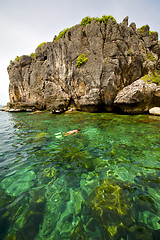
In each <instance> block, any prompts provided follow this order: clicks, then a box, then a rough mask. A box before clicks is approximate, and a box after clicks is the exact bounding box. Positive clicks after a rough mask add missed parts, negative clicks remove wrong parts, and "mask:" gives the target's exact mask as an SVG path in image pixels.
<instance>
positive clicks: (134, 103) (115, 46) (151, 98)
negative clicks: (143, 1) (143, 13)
mask: <svg viewBox="0 0 160 240" xmlns="http://www.w3.org/2000/svg"><path fill="white" fill-rule="evenodd" d="M106 17H107V16H106ZM88 19H89V18H85V19H83V20H82V22H81V24H79V25H76V26H74V27H72V28H70V29H66V30H65V31H63V32H61V33H60V35H59V36H58V37H54V39H53V41H52V42H47V43H43V44H41V45H40V46H38V47H37V49H36V50H35V54H32V56H26V55H23V56H21V57H19V58H17V59H16V60H15V61H13V62H11V63H10V65H9V67H8V73H9V79H10V85H9V97H10V103H9V104H8V105H7V107H6V108H3V109H4V110H6V111H36V110H48V111H51V112H53V113H61V112H65V111H68V110H72V109H73V110H78V111H87V112H99V111H106V112H110V111H113V112H114V111H119V112H122V113H128V114H139V113H145V112H149V110H150V109H151V108H154V107H160V86H158V85H159V84H160V42H159V41H158V33H157V32H152V31H150V28H149V26H148V25H145V26H143V27H142V28H139V29H137V28H136V24H135V23H131V24H130V25H129V26H128V17H126V18H125V19H124V20H123V21H122V23H117V22H116V20H115V19H114V18H108V20H106V19H107V18H102V19H101V20H100V19H99V21H97V18H92V19H89V20H90V21H89V20H88ZM150 112H152V111H150Z"/></svg>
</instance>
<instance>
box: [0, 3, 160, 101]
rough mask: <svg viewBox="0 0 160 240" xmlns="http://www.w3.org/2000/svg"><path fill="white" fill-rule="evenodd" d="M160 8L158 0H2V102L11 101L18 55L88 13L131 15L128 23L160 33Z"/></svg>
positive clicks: (0, 61)
mask: <svg viewBox="0 0 160 240" xmlns="http://www.w3.org/2000/svg"><path fill="white" fill-rule="evenodd" d="M159 12H160V1H159V0H114V1H113V0H80V1H79V0H77V1H76V0H66V1H65V0H0V104H2V105H5V104H6V103H7V102H8V101H9V97H8V86H9V77H8V73H7V66H8V65H9V62H10V60H14V59H15V57H16V56H21V55H25V54H28V55H30V53H32V52H35V49H36V47H37V46H38V45H39V44H40V43H42V42H49V41H52V40H53V38H54V35H58V33H59V32H60V31H62V30H63V29H65V28H67V27H71V26H73V25H76V24H78V23H80V22H81V19H82V18H84V17H86V16H90V17H101V16H102V15H112V16H113V17H114V18H115V19H116V20H117V22H122V20H123V18H125V17H126V16H129V23H131V22H135V23H136V25H137V27H141V26H143V25H146V24H148V25H149V26H150V29H151V30H152V31H157V32H159V33H160V14H159Z"/></svg>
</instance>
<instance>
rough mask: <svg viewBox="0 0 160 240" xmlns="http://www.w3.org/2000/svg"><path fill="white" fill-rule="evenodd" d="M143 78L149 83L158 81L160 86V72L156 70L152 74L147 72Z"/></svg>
mask: <svg viewBox="0 0 160 240" xmlns="http://www.w3.org/2000/svg"><path fill="white" fill-rule="evenodd" d="M142 79H143V80H144V81H145V82H147V83H156V84H157V85H159V86H160V72H159V71H157V70H155V71H154V73H153V74H152V75H150V74H147V75H145V76H144V77H142Z"/></svg>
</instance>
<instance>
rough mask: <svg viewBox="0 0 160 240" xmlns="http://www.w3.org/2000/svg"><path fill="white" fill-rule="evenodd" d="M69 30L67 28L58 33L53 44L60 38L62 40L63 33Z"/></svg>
mask: <svg viewBox="0 0 160 240" xmlns="http://www.w3.org/2000/svg"><path fill="white" fill-rule="evenodd" d="M68 30H69V28H66V29H64V30H63V31H62V32H60V33H59V35H58V37H56V38H55V40H54V41H55V42H57V41H58V40H59V39H60V38H62V37H63V36H64V35H65V33H66V32H67V31H68Z"/></svg>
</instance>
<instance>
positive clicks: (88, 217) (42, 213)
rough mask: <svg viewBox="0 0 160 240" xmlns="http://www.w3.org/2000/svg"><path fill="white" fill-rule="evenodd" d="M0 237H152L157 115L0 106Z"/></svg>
mask: <svg viewBox="0 0 160 240" xmlns="http://www.w3.org/2000/svg"><path fill="white" fill-rule="evenodd" d="M77 128H80V129H81V131H80V132H79V133H78V134H77V135H75V136H73V135H70V136H67V137H62V136H61V134H57V133H60V132H67V131H69V130H72V129H77ZM0 239H1V240H4V239H5V240H6V239H7V240H11V239H13V240H23V239H25V240H33V239H35V240H69V239H71V240H80V239H86V240H105V239H107V240H108V239H109V240H110V239H112V240H137V239H145V240H150V239H153V240H159V239H160V117H154V116H149V115H138V116H126V115H124V116H122V115H116V114H107V113H99V114H90V113H82V112H80V113H72V114H64V115H51V114H49V113H39V114H29V113H18V114H11V113H5V112H0Z"/></svg>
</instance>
